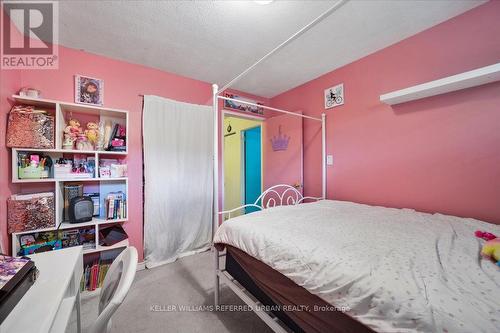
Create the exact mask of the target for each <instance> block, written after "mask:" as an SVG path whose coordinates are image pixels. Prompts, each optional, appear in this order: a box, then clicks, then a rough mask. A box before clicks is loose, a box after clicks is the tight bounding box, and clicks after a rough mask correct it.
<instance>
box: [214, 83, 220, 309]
mask: <svg viewBox="0 0 500 333" xmlns="http://www.w3.org/2000/svg"><path fill="white" fill-rule="evenodd" d="M218 90H219V87H218V86H217V84H213V85H212V95H213V96H212V97H213V108H214V170H213V173H214V198H213V202H214V207H213V210H214V211H213V225H212V228H213V230H212V239H213V235H214V234H215V231H216V230H217V227H218V226H219V110H218V109H219V104H218V103H219V99H218V98H217V97H218V93H217V91H218ZM214 261H215V276H214V278H215V286H214V303H215V306H216V307H217V306H218V305H219V251H218V250H217V249H216V248H215V246H214Z"/></svg>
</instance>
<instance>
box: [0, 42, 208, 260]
mask: <svg viewBox="0 0 500 333" xmlns="http://www.w3.org/2000/svg"><path fill="white" fill-rule="evenodd" d="M59 59H60V63H59V70H45V71H44V70H23V71H21V73H20V74H17V75H16V74H15V72H12V71H2V89H1V91H2V96H1V102H2V105H1V107H2V113H3V114H4V115H5V113H6V112H8V110H9V106H8V105H7V102H6V101H7V100H6V98H7V97H8V96H9V95H11V94H13V93H15V92H17V90H18V89H19V88H20V87H22V86H30V87H36V88H38V89H40V90H42V92H43V97H44V98H49V99H56V100H63V101H73V100H74V92H73V85H74V84H73V82H74V81H73V80H74V75H75V74H84V75H88V76H93V77H97V78H101V79H103V80H104V81H105V90H104V106H106V107H112V108H120V109H124V110H128V111H129V112H130V124H131V128H130V129H129V131H128V134H129V156H128V167H129V192H130V193H129V202H130V206H129V214H130V218H129V222H127V223H125V224H124V226H125V229H126V231H127V233H128V234H129V237H130V242H131V244H132V245H133V246H135V247H136V248H137V249H138V250H139V253H140V257H141V258H140V260H142V248H143V244H142V243H143V219H142V215H143V212H142V150H141V110H142V97H140V96H139V94H152V95H158V96H163V97H167V98H172V99H175V100H179V101H185V102H190V103H196V104H209V103H211V86H210V84H208V83H205V82H201V81H197V80H193V79H189V78H185V77H181V76H178V75H174V74H169V73H166V72H162V71H159V70H156V69H152V68H147V67H144V66H139V65H134V64H130V63H126V62H122V61H118V60H113V59H110V58H106V57H102V56H97V55H93V54H89V53H85V52H82V51H77V50H74V49H68V48H65V47H60V48H59ZM4 129H5V116H4V117H3V118H2V131H4ZM1 137H2V140H3V141H2V145H1V151H0V160H1V161H2V167H1V169H2V175H1V176H0V179H1V182H2V186H1V191H2V192H1V196H2V197H1V207H2V212H1V214H2V215H1V216H2V219H1V222H0V223H1V231H2V236H3V237H4V238H5V237H7V234H6V226H5V222H4V221H5V219H4V217H5V216H6V213H5V200H4V199H5V198H6V196H8V195H10V192H11V191H10V190H9V189H8V187H7V184H5V183H6V180H8V179H9V177H8V176H6V175H4V173H5V171H4V170H8V169H9V168H8V166H7V163H6V162H5V161H6V160H7V159H8V158H7V157H8V150H7V149H6V148H5V144H4V140H5V135H4V134H3V132H2V136H1ZM4 166H5V167H6V168H5V167H4ZM26 186H29V185H23V187H26ZM20 190H21V191H25V190H24V189H22V188H21V189H20ZM4 243H5V242H4Z"/></svg>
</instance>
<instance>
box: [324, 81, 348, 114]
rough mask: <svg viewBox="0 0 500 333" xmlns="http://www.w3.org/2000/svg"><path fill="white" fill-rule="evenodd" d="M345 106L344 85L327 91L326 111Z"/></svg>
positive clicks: (338, 85)
mask: <svg viewBox="0 0 500 333" xmlns="http://www.w3.org/2000/svg"><path fill="white" fill-rule="evenodd" d="M343 104H344V84H343V83H341V84H337V85H336V86H333V87H330V88H328V89H325V109H331V108H333V107H336V106H339V105H343Z"/></svg>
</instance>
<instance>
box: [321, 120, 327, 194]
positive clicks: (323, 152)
mask: <svg viewBox="0 0 500 333" xmlns="http://www.w3.org/2000/svg"><path fill="white" fill-rule="evenodd" d="M321 157H322V160H321V196H322V197H323V199H326V114H325V113H322V114H321Z"/></svg>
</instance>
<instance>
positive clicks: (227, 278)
mask: <svg viewBox="0 0 500 333" xmlns="http://www.w3.org/2000/svg"><path fill="white" fill-rule="evenodd" d="M346 2H347V0H340V1H337V2H336V3H335V4H333V5H332V6H331V7H330V8H328V9H327V10H326V11H325V12H323V13H322V14H321V15H319V16H318V17H317V18H315V19H314V20H313V21H311V22H310V23H309V24H307V25H306V26H304V27H303V28H302V29H300V30H299V31H297V32H296V33H295V34H293V35H292V36H291V37H290V38H288V39H287V40H285V41H284V42H283V43H281V44H280V45H278V46H277V47H275V48H274V49H273V50H271V51H270V52H269V53H267V54H266V55H264V56H263V57H262V58H261V59H259V60H258V61H257V62H255V63H254V64H253V65H252V66H250V67H249V68H247V69H246V70H245V71H243V72H242V73H241V74H239V75H238V76H236V77H235V78H234V79H233V80H231V81H230V82H228V83H227V84H226V85H224V86H223V87H222V88H220V89H219V87H218V85H217V84H213V85H212V93H213V110H214V113H213V116H214V124H213V126H214V160H213V163H214V168H213V171H214V174H213V180H214V196H213V197H214V205H213V218H212V219H213V233H215V231H216V230H217V228H218V227H219V222H220V221H221V223H222V222H223V220H224V219H223V217H224V216H228V217H229V218H230V217H231V213H233V212H235V211H238V210H241V209H243V208H245V207H255V208H258V209H260V210H263V209H267V208H270V207H274V206H280V205H298V204H301V203H302V202H304V200H321V199H324V198H326V126H325V122H326V114H325V113H322V114H321V118H319V117H312V116H308V115H304V114H300V113H296V112H292V111H288V110H282V109H278V108H273V107H269V106H263V105H257V104H254V103H250V102H246V101H243V100H236V99H233V98H230V97H226V96H222V95H221V93H222V92H224V91H226V90H227V89H228V88H230V87H231V86H232V85H233V84H234V83H236V82H237V81H239V80H240V79H242V78H243V77H244V76H245V75H247V74H248V73H249V72H250V71H251V70H253V69H254V68H255V67H257V66H258V65H259V64H260V63H261V62H263V61H264V60H266V59H267V58H269V57H270V56H272V55H273V54H274V53H275V52H277V51H278V50H280V49H281V48H283V47H284V46H286V45H287V44H289V43H290V42H292V41H293V40H295V39H296V38H298V37H299V36H301V35H302V34H303V33H305V32H306V31H308V30H309V29H311V28H312V27H314V26H315V25H316V24H318V23H319V22H321V21H322V20H323V19H325V18H326V17H328V16H329V15H330V14H332V13H333V12H334V11H336V10H337V9H339V8H340V7H341V6H342V5H344V4H345V3H346ZM219 100H226V101H235V102H238V103H242V104H247V105H250V106H256V107H260V108H263V109H265V110H269V111H273V112H278V113H280V114H288V115H290V116H295V117H301V118H303V119H309V120H311V121H317V122H320V123H321V145H322V149H321V154H322V158H321V165H322V170H321V175H322V183H321V184H322V186H321V197H304V196H303V195H302V193H301V192H300V191H298V190H297V189H296V188H294V187H292V186H290V185H287V184H278V185H275V186H272V187H270V188H268V189H266V190H265V191H264V192H263V193H262V194H261V195H260V196H259V197H258V198H257V200H256V201H255V202H254V203H253V204H247V205H243V206H240V207H235V208H234V209H231V210H227V211H219V139H220V138H219V136H220V134H219V133H220V132H219V126H220V124H219ZM223 178H224V170H222V179H223ZM259 203H260V204H259ZM221 217H222V219H221ZM213 251H214V264H215V270H214V273H215V276H214V278H215V288H214V303H215V308H216V309H218V307H219V293H220V282H221V280H222V281H223V282H224V283H225V284H226V285H228V286H229V287H230V288H231V289H232V290H233V291H234V292H235V293H236V295H237V296H238V297H240V298H241V299H242V300H243V302H245V303H246V304H247V305H249V306H250V307H251V308H252V309H253V310H254V312H255V313H256V314H257V315H258V316H259V317H260V318H261V319H262V320H263V321H264V322H265V323H266V324H267V325H268V326H269V327H270V328H271V329H272V330H273V331H275V332H287V329H285V328H284V327H283V326H282V325H281V324H280V323H279V321H278V320H277V318H276V317H274V316H273V315H272V314H271V313H268V312H266V311H264V310H261V309H260V308H259V306H258V305H259V304H260V303H259V302H258V301H257V300H255V298H254V297H252V296H251V294H250V293H248V292H246V291H245V289H244V288H243V287H241V286H240V285H239V284H237V283H236V282H235V279H234V278H233V277H232V276H231V275H230V274H229V273H228V272H227V271H225V270H224V269H221V268H220V264H219V260H220V258H221V257H224V256H225V253H220V251H219V250H217V249H216V248H215V247H213Z"/></svg>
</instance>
